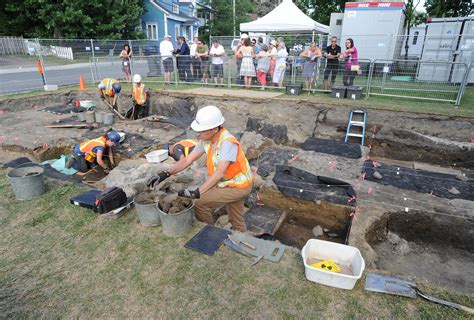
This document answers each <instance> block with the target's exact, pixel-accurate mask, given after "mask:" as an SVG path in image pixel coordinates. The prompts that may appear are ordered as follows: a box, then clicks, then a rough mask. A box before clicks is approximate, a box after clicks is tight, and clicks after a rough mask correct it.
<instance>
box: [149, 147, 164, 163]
mask: <svg viewBox="0 0 474 320" xmlns="http://www.w3.org/2000/svg"><path fill="white" fill-rule="evenodd" d="M145 157H146V161H148V162H154V163H156V162H162V161H165V160H166V159H168V150H166V149H161V150H155V151H152V152H149V153H147V154H146V155H145Z"/></svg>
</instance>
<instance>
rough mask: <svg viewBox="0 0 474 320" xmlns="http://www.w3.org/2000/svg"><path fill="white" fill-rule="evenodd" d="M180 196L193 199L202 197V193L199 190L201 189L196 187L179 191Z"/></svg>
mask: <svg viewBox="0 0 474 320" xmlns="http://www.w3.org/2000/svg"><path fill="white" fill-rule="evenodd" d="M178 196H180V197H185V198H191V199H199V198H200V197H201V193H200V192H199V189H196V190H189V189H183V190H180V191H179V192H178Z"/></svg>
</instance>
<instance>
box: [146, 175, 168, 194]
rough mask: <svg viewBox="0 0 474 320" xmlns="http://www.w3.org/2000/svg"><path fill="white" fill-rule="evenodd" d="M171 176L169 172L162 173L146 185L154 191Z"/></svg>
mask: <svg viewBox="0 0 474 320" xmlns="http://www.w3.org/2000/svg"><path fill="white" fill-rule="evenodd" d="M169 176H170V174H169V172H168V171H162V172H160V173H158V174H155V175H154V176H152V177H151V178H149V179H148V180H147V181H146V185H147V187H148V188H150V189H152V190H153V189H154V188H155V185H157V184H159V183H160V182H162V181H165V180H166V178H168V177H169Z"/></svg>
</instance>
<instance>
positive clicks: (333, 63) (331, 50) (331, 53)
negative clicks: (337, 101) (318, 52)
mask: <svg viewBox="0 0 474 320" xmlns="http://www.w3.org/2000/svg"><path fill="white" fill-rule="evenodd" d="M324 56H325V57H326V69H325V70H324V90H325V91H327V90H330V89H331V87H332V86H333V85H334V82H335V81H336V77H337V73H338V71H339V57H340V56H341V47H340V46H338V45H337V37H332V38H331V44H330V45H329V46H327V48H326V50H325V53H324ZM330 74H331V86H329V75H330Z"/></svg>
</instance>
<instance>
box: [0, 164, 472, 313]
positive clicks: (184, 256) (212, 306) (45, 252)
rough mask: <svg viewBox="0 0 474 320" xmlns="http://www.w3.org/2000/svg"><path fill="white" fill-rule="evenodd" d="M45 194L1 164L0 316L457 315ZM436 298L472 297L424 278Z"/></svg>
mask: <svg viewBox="0 0 474 320" xmlns="http://www.w3.org/2000/svg"><path fill="white" fill-rule="evenodd" d="M48 186H49V191H48V192H47V193H46V194H45V195H44V196H43V197H41V198H39V199H34V200H31V201H22V202H20V201H16V200H15V199H14V195H13V194H12V191H11V189H10V186H9V184H8V181H7V180H6V177H5V171H4V170H3V171H0V194H2V197H1V198H0V229H1V230H2V236H1V237H0V250H1V259H0V288H1V289H0V292H1V297H2V299H1V303H0V314H2V317H5V318H39V317H41V318H59V317H61V318H76V317H81V318H125V317H126V318H152V317H153V318H162V317H165V318H183V319H187V318H193V319H194V318H225V319H229V318H232V319H233V318H244V317H245V318H270V319H273V318H327V319H361V318H371V319H374V318H379V319H382V318H386V319H388V318H390V319H407V318H415V319H463V318H466V314H464V313H462V312H460V311H456V310H453V309H450V308H447V307H442V306H439V305H435V304H432V303H429V302H426V301H424V300H422V299H421V298H417V299H409V298H402V297H396V296H390V295H383V294H377V293H369V292H366V291H365V290H364V288H363V283H364V279H361V280H359V281H358V283H357V285H356V287H355V288H354V290H352V291H346V290H339V289H335V288H330V287H325V286H321V285H318V284H315V283H312V282H309V281H307V280H306V279H305V276H304V270H303V264H302V261H301V258H300V255H299V254H298V253H297V252H295V251H292V250H289V251H286V253H285V255H284V257H283V259H282V261H281V262H279V263H271V262H268V261H262V262H260V263H259V264H257V265H256V266H253V267H251V266H250V262H251V261H250V259H249V258H246V257H244V256H241V255H239V254H237V253H235V252H233V251H231V250H229V249H228V248H221V249H220V250H219V251H218V252H217V253H216V254H215V255H214V256H213V257H208V256H205V255H203V254H200V253H197V252H194V251H191V250H188V249H186V248H184V247H183V245H184V243H185V242H186V241H187V240H188V239H190V238H191V237H192V236H193V235H194V234H195V233H196V232H197V231H198V230H199V229H200V228H201V227H202V225H201V224H196V225H195V226H194V228H193V230H192V232H191V233H190V234H188V235H186V236H185V237H181V238H168V237H166V236H164V235H163V233H162V230H161V227H154V228H145V227H142V226H141V225H140V224H139V221H138V217H137V214H136V212H135V211H134V210H131V211H129V212H128V213H127V214H126V215H124V216H123V217H121V218H120V219H117V220H108V219H104V218H100V217H97V216H96V215H95V214H94V213H93V212H92V211H90V210H86V209H83V208H80V207H76V206H72V205H70V204H69V198H70V197H71V196H74V195H77V194H78V193H80V192H81V191H83V190H84V189H83V188H81V187H80V186H78V185H73V184H61V185H58V184H56V183H52V182H48ZM421 287H422V288H423V289H424V290H426V291H427V292H428V293H431V294H433V295H434V296H439V297H441V298H444V299H448V300H451V301H455V302H458V303H462V304H465V305H468V306H472V305H473V304H474V298H473V297H472V296H471V297H469V296H463V295H459V294H455V293H450V292H447V291H445V290H442V289H439V288H435V287H432V286H429V285H428V284H426V283H421Z"/></svg>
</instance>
